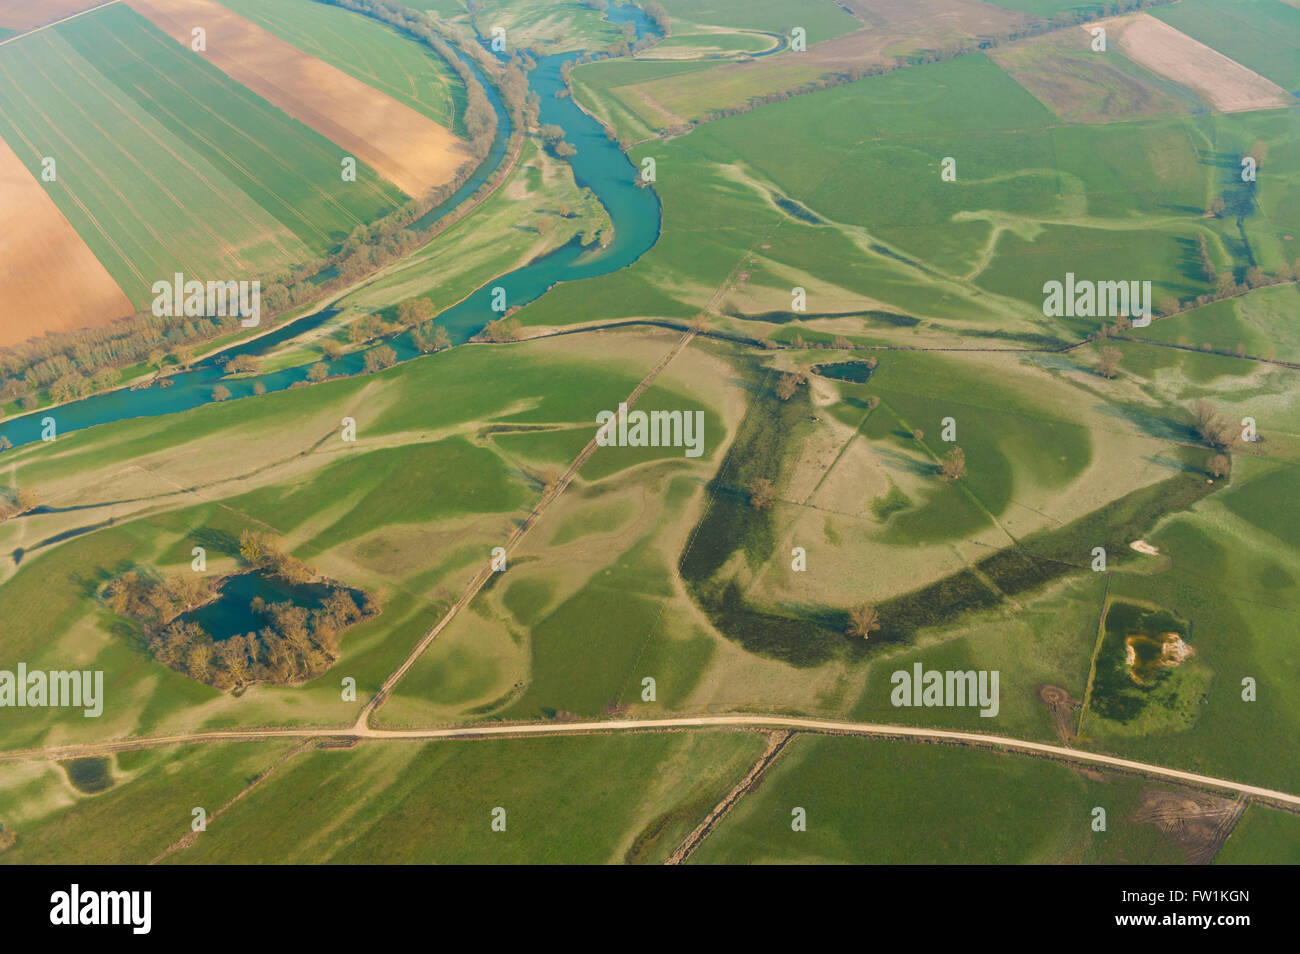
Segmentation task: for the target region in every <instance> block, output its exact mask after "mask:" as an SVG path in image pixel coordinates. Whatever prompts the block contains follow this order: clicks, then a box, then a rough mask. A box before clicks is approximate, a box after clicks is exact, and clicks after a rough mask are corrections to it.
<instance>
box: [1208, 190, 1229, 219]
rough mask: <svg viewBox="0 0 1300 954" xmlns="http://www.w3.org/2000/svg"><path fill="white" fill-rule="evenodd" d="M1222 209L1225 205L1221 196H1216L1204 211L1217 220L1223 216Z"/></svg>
mask: <svg viewBox="0 0 1300 954" xmlns="http://www.w3.org/2000/svg"><path fill="white" fill-rule="evenodd" d="M1224 208H1225V203H1224V201H1223V196H1221V195H1216V196H1215V197H1214V198H1213V199H1211V200H1210V205H1209V208H1207V209H1206V210H1205V211H1206V213H1207V214H1209V215H1212V216H1214V217H1215V218H1216V219H1217V218H1218V217H1219V216H1221V215H1223V210H1224Z"/></svg>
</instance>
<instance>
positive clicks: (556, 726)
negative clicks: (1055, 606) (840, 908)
mask: <svg viewBox="0 0 1300 954" xmlns="http://www.w3.org/2000/svg"><path fill="white" fill-rule="evenodd" d="M684 729H765V730H769V731H770V730H775V729H789V730H793V731H796V732H816V733H823V734H832V735H854V736H864V737H870V738H885V739H908V740H916V741H920V742H951V743H957V744H963V745H973V746H979V747H983V748H993V749H1000V750H1002V751H1006V752H1017V753H1022V754H1027V755H1036V756H1042V757H1046V758H1053V759H1059V760H1060V761H1062V762H1068V763H1071V764H1076V765H1088V766H1098V767H1101V768H1106V769H1113V770H1117V771H1121V772H1131V773H1135V774H1138V775H1141V776H1144V777H1146V778H1153V779H1160V780H1162V781H1165V780H1167V781H1172V782H1180V783H1182V784H1184V785H1192V786H1195V787H1197V788H1204V789H1213V790H1218V791H1225V792H1236V793H1239V794H1245V795H1250V796H1253V797H1255V798H1260V799H1264V800H1266V801H1269V802H1273V803H1275V804H1277V805H1279V806H1281V807H1284V808H1287V809H1289V810H1291V811H1297V810H1300V795H1292V794H1290V793H1288V792H1279V791H1275V790H1273V789H1269V788H1264V787H1262V786H1259V785H1247V784H1245V783H1243V782H1234V781H1232V780H1231V779H1225V778H1214V777H1213V776H1209V775H1200V774H1197V773H1196V772H1185V771H1183V770H1182V769H1175V768H1167V767H1166V766H1163V765H1152V764H1150V763H1148V762H1137V761H1134V760H1133V759H1124V758H1119V757H1118V756H1114V755H1104V754H1102V753H1100V752H1087V751H1084V750H1082V749H1074V748H1067V747H1065V746H1063V745H1049V744H1047V743H1045V742H1029V741H1026V740H1023V739H1013V738H1009V737H1007V736H1001V735H986V734H985V733H983V732H956V731H952V730H948V729H927V728H919V727H916V726H905V725H887V724H881V723H875V722H840V721H837V720H835V719H811V718H802V717H798V716H775V715H708V716H678V717H675V718H668V719H611V720H608V721H603V722H601V721H597V722H532V723H523V724H519V725H502V724H499V723H491V724H485V725H465V726H455V727H452V728H443V729H372V728H369V727H364V726H353V727H352V728H350V729H310V728H305V729H279V728H268V729H226V730H216V731H212V732H189V733H184V734H181V735H157V736H141V737H138V738H132V739H118V740H115V741H110V742H88V743H84V744H81V745H63V746H51V747H49V748H40V749H18V750H14V751H10V752H0V762H29V761H45V760H49V759H56V760H59V759H72V758H84V757H87V756H95V755H107V754H109V753H110V752H125V751H130V750H132V749H142V748H159V747H164V746H169V745H186V744H194V743H202V742H241V741H257V740H259V739H309V738H320V739H322V740H325V739H362V740H383V741H399V740H406V741H417V742H418V741H425V742H433V741H440V740H441V741H450V740H460V739H492V738H533V737H537V736H560V735H594V734H596V733H603V732H666V731H680V730H684Z"/></svg>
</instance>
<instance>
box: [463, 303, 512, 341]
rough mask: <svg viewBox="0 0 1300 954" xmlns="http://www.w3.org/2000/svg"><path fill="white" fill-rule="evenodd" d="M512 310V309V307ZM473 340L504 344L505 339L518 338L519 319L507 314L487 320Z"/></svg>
mask: <svg viewBox="0 0 1300 954" xmlns="http://www.w3.org/2000/svg"><path fill="white" fill-rule="evenodd" d="M511 311H512V312H513V311H514V309H513V308H512V309H511ZM474 340H475V341H486V342H488V343H489V344H504V343H505V342H507V341H518V340H519V319H518V318H514V317H511V316H510V315H509V314H507V315H506V317H504V318H498V319H497V320H496V321H489V322H488V323H487V325H486V327H484V329H483V330H482V331H480V332H479V333H478V334H477V335H475V336H474Z"/></svg>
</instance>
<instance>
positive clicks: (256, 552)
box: [239, 530, 281, 567]
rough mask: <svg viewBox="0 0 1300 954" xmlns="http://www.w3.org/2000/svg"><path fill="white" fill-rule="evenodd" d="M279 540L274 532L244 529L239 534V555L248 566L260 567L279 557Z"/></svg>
mask: <svg viewBox="0 0 1300 954" xmlns="http://www.w3.org/2000/svg"><path fill="white" fill-rule="evenodd" d="M280 552H281V551H280V541H279V539H278V538H276V536H275V535H274V534H270V533H262V532H261V531H259V530H244V531H242V532H241V533H240V534H239V555H240V557H241V558H243V560H244V562H245V563H248V564H249V565H250V566H255V567H261V566H265V565H266V564H268V563H272V562H275V561H277V560H278V559H279V557H280Z"/></svg>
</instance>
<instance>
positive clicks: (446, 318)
mask: <svg viewBox="0 0 1300 954" xmlns="http://www.w3.org/2000/svg"><path fill="white" fill-rule="evenodd" d="M607 15H608V17H609V19H610V20H612V21H614V22H615V23H631V24H633V26H635V28H636V31H637V36H638V37H640V36H644V35H646V34H647V33H648V32H651V31H652V30H653V27H652V25H651V24H650V21H649V18H648V17H646V15H645V14H644V13H643V12H642V11H641V10H640V9H639V8H636V7H631V6H615V5H612V4H611V6H610V8H609V11H608V14H607ZM580 55H581V54H580V53H579V52H571V53H559V54H555V55H552V56H546V57H542V58H541V59H540V60H538V61H537V68H536V69H534V70H532V71H531V72H530V73H529V74H528V81H529V85H530V86H531V88H532V89H533V90H534V91H535V92H536V93H537V95H538V96H539V97H540V98H541V122H542V123H553V124H555V125H559V126H562V127H564V131H565V133H566V136H565V138H566V139H567V140H568V141H569V142H571V143H572V144H573V145H574V146H576V147H577V149H578V152H577V154H576V155H574V156H572V157H571V158H570V160H569V161H570V163H571V164H572V166H573V175H574V178H575V179H576V180H577V182H578V185H580V186H587V187H588V188H590V189H591V190H592V191H593V192H594V193H595V194H596V196H597V198H599V199H600V201H601V203H602V204H603V205H604V206H605V208H606V209H607V210H608V212H609V216H610V219H611V221H612V222H613V223H614V239H613V241H612V242H611V243H610V244H609V245H608V246H606V247H605V248H603V249H592V250H587V249H583V248H582V247H580V246H579V245H578V244H577V242H576V241H575V242H571V243H570V244H568V245H565V246H564V247H562V248H558V249H556V250H555V251H553V252H550V253H549V254H547V255H544V256H542V257H541V258H538V259H536V260H534V261H532V262H530V263H528V264H527V265H524V266H523V267H521V268H518V269H516V270H515V271H513V272H509V273H508V274H505V275H502V276H500V277H499V278H496V279H495V280H493V281H490V282H488V283H487V284H486V285H485V286H483V287H482V288H480V289H478V290H477V291H475V292H474V293H473V294H471V295H470V296H469V297H468V298H466V299H464V300H463V301H461V302H459V303H458V304H456V305H453V306H451V307H450V308H448V309H447V310H445V311H443V312H442V313H441V314H439V315H438V317H437V323H438V324H440V325H442V326H443V327H445V328H446V329H447V331H448V332H449V334H450V335H451V340H452V342H453V343H455V344H460V343H463V342H464V341H466V340H468V339H469V338H470V337H472V336H473V335H475V334H477V333H478V332H479V331H480V330H481V329H482V328H483V327H484V326H485V325H486V324H487V323H488V322H489V321H492V320H494V319H496V318H499V317H500V315H499V314H498V313H497V312H494V311H493V310H492V308H491V303H492V296H493V289H495V288H496V287H498V286H499V287H501V288H504V289H505V293H506V306H507V307H514V306H516V305H526V304H529V303H530V302H533V301H536V300H537V299H538V298H540V297H541V296H542V295H544V294H546V292H547V291H548V290H549V289H551V288H552V287H554V286H555V285H557V284H559V283H560V282H571V281H580V280H581V279H584V278H593V277H595V276H597V275H605V274H608V273H609V272H613V271H617V270H618V269H620V268H624V267H626V266H628V265H630V264H632V263H633V262H634V261H636V260H637V259H638V258H640V257H641V256H642V255H643V254H645V253H646V252H647V251H648V250H649V249H650V248H651V247H652V246H653V245H654V244H655V242H656V241H658V239H659V229H660V223H661V220H662V208H661V207H660V204H659V197H658V196H657V195H656V194H655V192H654V190H653V189H650V188H642V187H639V186H637V184H636V182H637V178H638V170H637V169H636V167H635V166H633V165H632V162H631V160H629V159H628V157H627V156H626V155H625V154H624V153H623V151H622V150H621V149H619V147H618V144H617V142H615V141H613V140H610V139H608V138H607V137H606V136H605V131H604V129H603V128H602V127H601V125H600V123H598V122H596V120H594V119H593V118H591V117H590V116H588V115H587V114H586V113H584V112H583V111H582V110H581V109H579V108H578V106H577V104H575V103H574V102H573V99H572V98H571V97H568V96H564V97H556V95H555V93H556V92H557V91H558V90H560V89H562V88H563V86H564V81H563V73H562V69H563V66H564V64H565V63H566V62H567V61H570V60H576V59H577V58H578V57H579V56H580ZM463 59H464V61H465V62H466V63H468V64H469V66H470V68H471V69H472V70H473V71H474V73H475V75H476V76H477V77H478V79H479V82H481V83H482V84H483V87H484V89H485V91H486V92H487V94H488V98H489V100H490V101H491V103H492V107H493V109H495V110H496V115H497V135H496V140H495V141H494V143H493V146H492V149H491V151H490V152H489V153H488V156H487V158H486V159H484V161H483V162H482V163H481V164H480V166H479V168H478V170H476V171H475V173H474V175H473V176H472V177H471V178H470V179H469V181H467V182H466V183H465V185H464V186H462V187H461V188H460V189H459V190H457V192H456V193H455V194H454V195H452V196H451V197H449V198H448V199H447V200H446V201H444V202H443V203H442V204H440V205H439V206H437V207H436V208H434V209H433V210H431V211H430V212H428V213H426V214H425V216H424V217H423V218H422V219H421V220H419V222H418V224H419V225H420V226H421V227H425V226H428V225H429V224H431V223H432V222H433V221H435V220H436V219H438V218H440V217H441V216H443V215H446V214H447V213H448V212H449V211H451V210H452V209H453V208H455V207H456V206H457V205H459V204H460V203H461V202H463V201H465V200H466V199H468V198H469V196H471V195H472V194H473V193H474V191H475V190H477V189H478V187H479V186H480V185H482V184H483V183H484V182H485V181H487V179H488V178H489V177H490V176H491V175H492V173H493V172H495V171H496V169H497V168H498V167H499V166H500V164H501V161H502V159H503V158H504V157H505V154H506V146H507V143H508V142H509V139H510V134H511V131H512V129H511V123H510V116H509V114H508V113H507V112H506V110H505V107H504V105H503V104H502V102H501V99H500V97H499V96H498V95H497V92H496V89H495V87H493V86H492V84H490V83H489V82H488V81H487V78H486V76H484V74H483V73H482V71H481V70H480V69H479V68H478V66H477V64H475V63H474V61H473V60H472V59H470V58H468V57H463ZM335 314H337V309H334V308H325V309H322V310H319V311H316V312H312V313H311V314H308V315H304V316H303V317H301V318H297V319H295V320H293V321H290V322H286V323H285V324H284V325H283V326H281V327H279V328H277V329H275V330H274V331H271V332H269V333H267V334H265V335H262V336H261V337H259V338H256V339H253V340H251V341H246V342H243V343H241V344H237V345H234V346H232V347H230V348H227V349H225V350H223V351H221V352H218V353H217V354H215V355H211V356H209V357H207V358H205V359H204V360H203V361H201V362H199V363H198V364H196V365H195V367H194V369H193V370H191V371H187V372H184V373H181V374H177V375H176V376H175V377H174V378H173V379H172V382H173V383H172V385H171V386H170V387H168V388H160V387H158V386H157V385H154V386H153V387H149V388H143V389H141V390H138V391H131V390H127V389H122V390H118V391H112V392H109V393H107V394H97V395H93V396H91V397H88V398H84V399H82V400H80V401H73V402H70V403H68V404H63V405H60V406H58V407H56V408H47V409H44V410H38V411H33V412H31V413H29V414H26V415H24V416H22V417H16V418H13V419H12V420H9V421H5V422H3V423H0V434H3V435H4V436H5V437H7V438H9V440H10V441H12V442H13V444H14V445H15V446H17V445H20V444H27V443H31V442H32V441H36V440H39V439H40V437H41V431H42V426H43V425H42V423H41V422H42V419H43V418H45V417H47V416H51V417H54V419H55V421H56V422H57V426H58V433H60V434H65V433H67V432H69V431H75V430H81V429H83V428H87V427H93V426H95V425H96V424H106V423H108V422H110V421H120V420H124V419H126V418H132V417H151V416H157V415H162V414H172V413H175V412H177V411H184V410H188V409H190V408H194V407H199V406H200V405H203V404H208V403H211V401H212V389H213V387H214V386H215V385H216V384H218V383H221V384H224V385H225V386H226V387H227V388H229V389H230V391H231V394H232V397H233V398H242V397H249V396H251V395H252V394H253V386H254V384H255V383H256V382H259V381H260V382H261V383H262V384H263V385H265V386H266V390H267V391H268V392H271V391H283V390H285V389H286V388H288V387H290V386H292V385H293V384H296V383H297V382H299V381H305V380H307V368H306V367H305V366H304V367H296V368H286V369H284V370H281V371H274V372H271V373H268V374H262V375H254V376H249V377H242V378H237V379H233V380H223V378H224V375H223V373H222V371H221V367H220V366H219V363H220V364H224V363H225V361H226V360H227V359H229V358H232V357H234V356H236V355H240V354H252V355H258V354H264V353H266V352H268V351H270V350H272V349H274V348H275V347H277V346H278V345H280V344H282V343H283V342H285V341H287V340H289V339H290V338H293V337H295V336H297V335H300V334H302V333H303V332H304V331H308V330H310V329H311V328H313V327H315V326H317V325H319V324H321V323H323V322H325V321H327V320H328V319H329V318H330V317H332V316H333V315H335ZM381 344H386V345H388V346H389V347H391V348H392V349H393V350H394V351H396V352H397V357H398V360H399V361H407V360H410V359H412V358H416V357H419V354H420V353H419V352H418V351H416V350H415V348H414V347H413V346H411V345H410V344H409V343H408V341H407V338H406V336H405V335H399V336H398V337H397V338H394V339H389V340H387V341H382V342H376V344H375V345H374V347H378V346H379V345H381ZM364 362H365V352H364V351H358V352H354V353H352V354H348V355H344V356H342V357H340V358H338V359H336V360H334V361H331V362H329V366H330V372H331V374H335V375H338V374H344V375H347V374H356V373H359V372H360V371H361V370H362V369H363V367H364Z"/></svg>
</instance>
